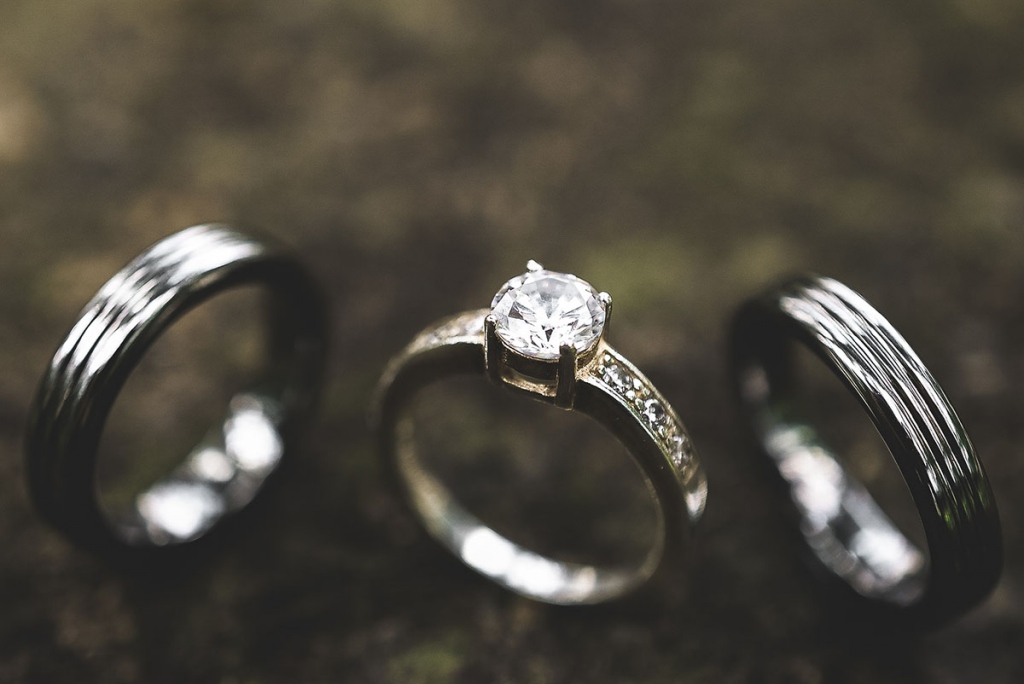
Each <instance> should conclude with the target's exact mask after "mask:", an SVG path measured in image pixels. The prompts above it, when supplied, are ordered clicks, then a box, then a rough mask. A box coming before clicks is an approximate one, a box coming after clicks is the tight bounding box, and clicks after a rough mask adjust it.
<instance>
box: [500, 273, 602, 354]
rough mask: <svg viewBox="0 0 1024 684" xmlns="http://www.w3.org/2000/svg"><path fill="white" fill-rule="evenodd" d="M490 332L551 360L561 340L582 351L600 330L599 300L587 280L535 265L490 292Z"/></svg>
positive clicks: (525, 351) (519, 348)
mask: <svg viewBox="0 0 1024 684" xmlns="http://www.w3.org/2000/svg"><path fill="white" fill-rule="evenodd" d="M491 309H492V313H493V315H494V319H495V331H496V332H497V334H498V337H500V338H501V341H502V342H504V343H505V344H506V345H507V346H508V347H509V348H510V349H512V350H514V351H516V352H519V353H520V354H523V355H524V356H528V357H531V358H535V359H544V360H554V359H557V358H558V357H559V352H560V349H561V347H562V345H572V346H573V347H575V349H576V351H577V352H585V351H587V350H589V349H591V348H592V347H593V346H594V345H595V344H597V341H598V339H600V337H601V331H602V330H603V329H604V321H605V315H606V312H605V305H604V302H602V301H601V299H600V297H599V295H598V293H597V290H595V289H594V288H593V287H592V286H591V285H590V283H587V282H586V281H583V280H580V279H579V278H577V277H576V276H574V275H570V274H568V273H557V272H555V271H546V270H543V269H541V270H536V271H531V272H529V273H524V274H523V275H520V276H516V277H515V278H513V279H512V280H510V281H508V282H507V283H505V286H504V287H502V288H501V290H499V291H498V294H496V295H495V296H494V301H493V302H491Z"/></svg>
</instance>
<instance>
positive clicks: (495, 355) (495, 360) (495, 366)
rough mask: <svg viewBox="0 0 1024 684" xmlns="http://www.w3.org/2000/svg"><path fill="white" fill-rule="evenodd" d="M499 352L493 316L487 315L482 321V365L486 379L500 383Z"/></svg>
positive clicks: (499, 347) (498, 340)
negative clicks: (484, 368)
mask: <svg viewBox="0 0 1024 684" xmlns="http://www.w3.org/2000/svg"><path fill="white" fill-rule="evenodd" d="M501 350H502V344H501V340H500V339H499V338H498V329H497V325H496V320H495V318H494V314H488V316H487V317H486V318H485V319H484V365H485V366H486V367H487V375H488V377H490V378H491V380H493V381H494V382H501V366H502V363H501Z"/></svg>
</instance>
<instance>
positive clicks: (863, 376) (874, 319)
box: [731, 278, 1001, 625]
mask: <svg viewBox="0 0 1024 684" xmlns="http://www.w3.org/2000/svg"><path fill="white" fill-rule="evenodd" d="M731 337H732V358H733V368H734V373H735V378H736V387H737V392H738V394H739V397H740V401H741V404H742V406H743V407H744V409H745V411H746V413H747V416H748V419H749V420H748V422H749V424H750V425H751V426H752V427H753V430H754V433H755V435H756V437H757V439H758V441H759V443H760V445H761V449H762V451H763V452H764V453H765V454H766V455H767V456H768V457H769V460H770V462H771V463H772V464H773V465H774V467H775V469H776V470H777V471H778V474H779V475H781V478H782V481H783V483H784V484H785V486H786V488H787V489H788V490H789V493H790V495H791V498H792V502H793V504H794V507H795V509H796V513H797V515H798V517H799V525H800V530H801V532H802V534H803V537H804V540H805V541H806V542H807V545H808V547H809V548H810V550H811V551H812V552H813V554H814V557H815V558H816V559H817V561H818V562H819V563H820V564H821V565H822V566H823V567H824V568H826V569H827V570H828V571H829V572H830V573H832V574H833V575H835V576H836V577H838V578H840V579H842V580H843V581H844V582H845V583H846V584H847V585H848V586H849V587H851V588H852V589H853V590H854V592H855V593H856V595H857V596H858V597H860V599H861V601H860V602H861V605H863V606H868V607H870V608H871V609H875V610H885V611H887V612H889V613H892V614H897V615H901V616H902V617H904V618H906V619H910V620H917V621H919V622H921V623H923V624H928V625H931V624H936V623H938V622H941V621H944V620H948V619H952V618H953V617H955V616H956V615H958V614H959V613H961V612H963V611H964V610H966V609H967V608H969V607H970V606H971V605H973V604H974V603H976V602H977V601H978V600H980V599H981V598H982V597H984V595H985V594H987V593H988V591H990V590H991V588H992V586H994V584H995V581H996V579H997V578H998V574H999V569H1000V566H1001V541H1000V535H999V521H998V514H997V512H996V509H995V505H994V502H993V500H992V496H991V491H990V489H989V485H988V481H987V479H986V478H985V475H984V471H983V469H982V467H981V464H980V462H979V461H978V459H977V456H976V455H975V453H974V449H973V447H972V446H971V443H970V440H969V439H968V438H967V436H966V433H965V432H964V430H963V427H962V426H961V424H960V422H959V420H958V419H957V417H956V414H955V413H954V412H953V409H952V407H951V406H950V405H949V403H948V401H947V400H946V398H945V396H944V395H943V393H942V391H941V389H940V388H939V387H938V385H937V383H936V382H935V380H934V378H933V377H932V376H931V374H930V373H929V372H928V371H927V369H925V367H924V366H923V364H922V363H921V362H920V360H919V359H918V358H917V356H916V355H915V354H914V353H913V351H912V350H911V349H910V348H909V346H908V345H907V344H906V342H905V341H904V340H903V338H902V337H900V336H899V334H898V333H897V332H896V331H895V330H893V329H892V327H891V326H890V325H889V324H888V323H887V322H886V321H885V320H884V319H883V318H882V317H881V316H880V315H879V314H878V313H877V312H876V311H875V310H874V309H873V308H871V306H870V305H869V304H868V303H867V302H865V301H864V300H863V298H861V297H860V296H859V295H857V294H856V293H854V292H853V291H852V290H850V289H849V288H846V287H845V286H843V285H841V284H840V283H838V282H836V281H834V280H830V279H826V278H803V279H797V280H795V281H792V282H790V283H786V284H785V285H783V286H781V287H780V288H779V289H778V290H776V291H774V292H772V293H771V294H769V295H767V296H765V297H763V298H760V299H755V300H752V301H750V302H748V303H747V304H746V305H744V306H743V307H742V308H741V309H740V311H739V313H738V314H737V316H736V319H735V321H734V325H733V330H732V336H731ZM794 344H802V345H804V346H806V347H807V348H808V349H810V350H811V351H812V352H814V353H815V354H816V355H817V356H818V357H819V358H821V359H822V361H823V362H824V363H825V364H826V366H827V367H828V368H829V369H830V370H831V371H832V372H833V373H835V375H837V376H838V377H839V379H840V380H841V381H842V382H843V383H844V384H845V385H846V387H847V388H848V389H849V390H850V391H851V392H852V393H853V394H854V396H855V397H856V398H857V399H858V401H859V402H860V404H861V405H862V406H863V408H864V409H865V411H866V412H867V414H868V416H869V417H870V418H871V420H872V422H873V423H874V425H875V427H876V429H877V430H878V432H879V434H880V435H881V437H882V439H883V441H884V442H885V444H886V446H887V448H888V449H889V451H890V453H891V455H892V457H893V459H894V460H895V462H896V464H897V465H898V467H899V469H900V471H901V473H902V475H903V477H904V479H905V480H906V482H907V486H908V488H909V490H910V493H911V495H912V497H913V499H914V502H915V504H916V506H917V509H918V512H919V515H920V517H921V522H922V525H923V528H924V532H925V537H926V539H927V542H928V552H929V553H928V556H927V557H926V556H925V555H924V554H923V553H922V552H921V551H919V550H918V549H916V548H915V547H914V545H913V544H912V543H910V542H909V541H908V540H907V538H906V537H905V536H904V534H903V533H902V532H900V531H899V529H898V528H897V527H896V526H895V525H894V524H893V523H892V522H891V521H890V520H889V518H888V516H886V514H885V513H884V512H883V511H882V509H881V508H880V507H879V506H878V504H877V503H875V501H874V500H873V499H872V497H871V495H870V494H869V493H868V492H867V490H866V489H865V488H864V487H863V485H861V484H860V483H859V482H857V481H856V480H855V479H854V478H853V477H852V476H850V475H849V474H848V473H847V472H846V470H845V468H844V467H843V466H842V464H841V463H840V461H839V460H838V459H837V458H836V456H835V455H834V453H833V451H832V450H831V449H830V448H829V447H828V446H827V445H826V444H824V443H823V441H822V440H821V439H820V437H819V436H818V434H817V432H816V431H815V429H814V428H813V426H812V425H811V424H810V422H809V421H808V420H807V419H806V416H805V415H804V414H803V413H801V412H800V410H799V401H797V396H798V388H797V386H796V378H795V369H794V367H793V357H792V352H793V345H794Z"/></svg>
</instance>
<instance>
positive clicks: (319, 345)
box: [25, 225, 327, 564]
mask: <svg viewBox="0 0 1024 684" xmlns="http://www.w3.org/2000/svg"><path fill="white" fill-rule="evenodd" d="M246 285H257V286H260V287H261V289H263V290H265V291H266V293H267V295H268V297H267V303H268V316H267V324H268V327H267V334H268V335H269V340H268V341H269V344H268V349H269V357H270V359H269V361H270V363H269V364H268V367H267V369H266V372H265V373H264V374H263V375H262V376H261V377H260V378H259V379H258V380H257V381H256V382H254V384H253V386H251V387H247V388H246V390H245V391H244V392H240V393H238V394H237V395H235V396H234V397H233V399H232V400H231V401H230V405H229V406H227V407H226V410H225V413H224V414H223V415H222V416H221V417H220V418H218V419H217V423H216V426H215V428H214V429H212V430H211V431H210V433H209V434H208V436H207V437H206V438H205V439H204V440H203V441H202V443H200V444H199V445H197V446H196V447H195V449H194V450H193V451H192V452H191V453H190V454H188V456H187V457H186V458H185V460H184V462H183V463H182V464H181V465H180V466H179V467H178V468H177V469H176V470H174V472H173V473H172V474H171V475H169V476H168V477H167V478H166V479H164V480H161V481H159V482H157V483H156V484H155V485H153V486H152V487H150V488H149V489H147V490H146V491H144V492H142V493H141V494H139V495H138V497H137V498H136V500H135V505H134V506H133V507H132V509H131V510H130V511H129V512H127V513H125V514H124V515H122V516H120V517H117V518H115V517H113V516H114V514H108V513H107V512H105V511H104V510H103V508H102V506H101V504H100V502H99V500H98V499H99V497H98V493H97V487H96V482H95V471H96V460H97V449H98V446H99V442H100V437H101V435H102V432H103V429H104V424H105V422H106V420H107V417H108V415H109V414H110V411H111V409H112V407H113V405H114V402H115V400H116V399H117V397H118V394H119V393H120V391H121V389H122V387H123V386H124V384H125V382H126V381H127V379H128V377H129V375H130V374H131V372H132V370H133V369H134V368H135V366H136V365H137V364H138V362H139V361H140V360H141V358H142V357H143V355H144V354H145V352H146V350H147V349H148V348H149V347H150V345H152V343H153V342H154V341H155V340H156V339H157V338H158V337H159V336H160V335H161V333H163V331H164V330H166V329H167V328H168V327H169V326H171V325H172V324H173V323H174V322H175V321H176V320H177V319H178V318H179V317H180V316H182V315H183V314H185V313H186V312H188V311H189V310H191V309H193V308H194V307H196V306H198V305H199V304H201V303H202V302H204V301H205V300H207V299H209V298H210V297H212V296H213V295H216V294H218V293H220V292H222V291H224V290H227V289H229V288H235V287H239V286H246ZM326 337H327V324H326V314H325V307H324V303H323V299H322V295H321V293H320V291H319V289H318V287H316V285H315V283H314V282H313V281H312V279H311V277H310V275H309V274H308V273H307V272H306V270H305V269H304V268H303V267H302V266H301V265H300V264H298V263H297V262H296V261H295V259H294V258H293V257H291V256H290V255H288V254H287V253H286V252H284V251H282V250H280V249H279V248H277V247H274V246H271V245H269V244H266V243H263V242H258V241H256V240H253V239H251V238H249V237H246V236H245V235H242V234H240V233H238V232H236V231H234V230H232V229H230V228H228V227H226V226H221V225H202V226H195V227H192V228H189V229H186V230H184V231H181V232H179V233H177V234H175V235H172V236H170V237H168V238H166V239H164V240H162V241H161V242H159V243H157V244H155V245H154V246H152V247H151V248H149V249H148V250H146V251H145V252H144V253H143V254H141V255H140V256H139V257H137V258H136V259H135V260H134V261H132V262H131V263H130V264H128V266H126V267H125V268H124V269H123V270H122V271H121V272H120V273H118V274H117V275H115V276H114V277H113V278H112V279H111V280H110V281H109V282H107V284H106V285H104V286H103V288H102V289H101V290H100V291H99V293H98V294H97V295H96V296H95V297H94V298H93V300H92V301H91V302H89V304H88V305H87V306H86V307H85V309H84V311H83V312H82V314H81V316H80V317H79V319H78V322H77V323H75V325H74V326H73V327H72V329H71V331H70V332H69V333H68V335H67V337H66V338H65V340H64V341H63V343H62V344H61V345H60V347H59V348H58V349H57V352H56V353H55V354H54V357H53V360H52V361H51V362H50V365H49V368H47V370H46V373H45V375H44V376H43V379H42V382H41V384H40V387H39V391H38V393H37V396H36V400H35V404H34V407H33V410H32V413H31V418H30V423H29V428H28V433H27V439H26V443H25V453H26V459H27V463H26V466H27V474H28V481H29V489H30V492H31V495H32V498H33V500H34V503H35V505H36V507H37V509H38V510H39V512H40V513H41V514H42V516H43V517H44V518H45V519H46V520H47V521H48V522H49V523H51V524H52V525H53V526H55V527H56V528H57V529H59V530H60V531H61V532H63V533H64V534H65V535H66V536H67V537H69V538H70V539H71V540H72V541H73V542H75V543H77V544H79V545H81V546H83V547H85V548H87V549H89V550H91V551H93V552H96V553H98V554H100V555H102V556H104V557H107V558H108V559H111V560H113V561H124V562H126V563H129V564H131V563H146V562H148V560H149V559H150V557H151V556H153V555H159V556H160V557H161V558H163V559H166V558H167V557H168V556H167V554H168V553H170V551H169V549H171V548H176V549H181V551H177V552H175V553H185V551H184V549H188V548H193V549H194V548H195V547H196V546H197V542H198V540H199V539H200V538H201V537H204V535H206V533H207V532H208V531H210V530H211V529H212V528H214V527H215V526H218V525H217V523H218V522H219V521H221V520H223V519H229V518H232V517H234V515H233V514H235V513H237V512H239V511H240V510H241V509H242V508H244V507H246V506H247V505H248V504H249V503H250V502H251V501H252V500H253V498H254V497H255V496H256V494H257V493H258V492H259V491H260V489H261V488H262V486H263V485H264V483H265V481H266V480H267V478H268V477H269V476H270V475H271V474H272V473H274V472H275V471H276V470H277V469H278V466H279V465H280V463H281V460H282V458H283V457H284V456H285V455H286V454H288V452H289V451H290V450H291V449H292V445H293V442H294V440H295V437H296V430H297V428H298V427H299V426H300V425H301V423H302V422H303V420H304V418H305V417H306V416H307V415H308V413H309V411H310V409H311V408H312V407H313V405H314V404H315V402H316V399H317V397H318V393H319V388H320V386H321V383H322V379H323V370H324V357H325V351H326Z"/></svg>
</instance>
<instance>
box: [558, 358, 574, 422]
mask: <svg viewBox="0 0 1024 684" xmlns="http://www.w3.org/2000/svg"><path fill="white" fill-rule="evenodd" d="M558 351H559V353H558V380H557V385H556V386H555V406H558V407H560V408H564V409H571V408H572V407H573V404H575V403H576V347H574V346H573V345H571V344H563V345H562V346H561V347H560V348H559V350H558Z"/></svg>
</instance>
